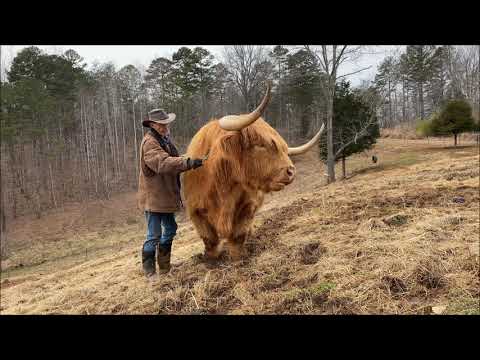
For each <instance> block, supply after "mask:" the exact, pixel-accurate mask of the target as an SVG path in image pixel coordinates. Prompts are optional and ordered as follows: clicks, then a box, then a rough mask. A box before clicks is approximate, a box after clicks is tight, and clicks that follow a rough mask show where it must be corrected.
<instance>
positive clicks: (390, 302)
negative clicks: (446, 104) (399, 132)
mask: <svg viewBox="0 0 480 360" xmlns="http://www.w3.org/2000/svg"><path fill="white" fill-rule="evenodd" d="M449 145H450V144H448V145H447V144H446V143H445V142H443V141H433V140H430V141H428V142H427V141H425V140H400V139H392V138H387V139H385V138H383V139H380V140H379V142H378V144H377V145H376V147H375V149H374V150H372V151H370V152H369V153H368V154H359V155H355V156H354V157H352V158H350V159H348V160H347V171H348V176H347V179H346V180H343V181H338V182H336V183H334V184H332V185H329V186H326V185H325V177H324V173H325V168H324V166H323V165H322V164H321V163H320V161H319V160H318V158H317V156H316V154H315V152H311V153H309V154H306V155H304V156H302V157H300V158H299V159H297V160H296V166H297V170H298V171H297V174H298V177H297V178H296V180H295V181H294V183H293V184H291V185H290V186H288V187H287V188H286V189H285V190H284V191H281V192H278V193H274V194H271V195H269V196H268V197H267V200H266V202H265V205H264V207H263V209H262V210H261V212H260V213H259V214H258V215H257V217H256V224H255V227H256V230H255V233H254V236H253V237H252V238H251V239H249V241H248V243H247V248H248V252H249V256H248V257H247V258H246V259H245V260H244V261H241V262H236V263H233V262H231V261H229V260H228V259H222V260H220V261H218V262H217V263H206V262H204V261H203V259H202V257H201V256H199V254H201V253H202V252H203V243H202V242H201V240H200V239H199V237H198V236H197V234H196V233H195V231H194V229H193V227H192V225H191V223H190V222H189V221H188V219H186V218H185V215H184V214H183V213H181V214H179V215H178V222H179V229H178V233H177V237H176V240H175V242H174V246H173V254H172V262H173V266H172V271H171V272H170V273H169V274H168V275H166V276H162V277H160V278H157V279H155V280H154V281H147V280H145V279H144V277H143V275H142V271H141V264H140V261H141V259H140V248H141V244H142V242H143V238H144V231H145V229H144V219H143V217H142V216H143V215H142V213H141V212H140V211H138V210H137V209H136V206H135V194H134V193H129V194H123V195H120V196H117V197H115V198H114V199H112V200H109V201H105V202H101V201H98V202H92V203H89V204H88V205H82V206H80V205H77V206H76V205H73V204H72V205H71V206H69V207H65V208H64V209H63V210H62V211H56V212H52V213H50V214H47V215H46V216H45V217H43V218H42V219H19V220H18V223H17V224H13V225H11V228H12V229H13V230H12V231H10V233H9V234H8V257H7V258H6V259H4V260H3V261H2V274H1V304H0V306H1V308H0V310H1V313H2V314H441V313H442V314H480V304H479V301H480V300H479V299H480V281H479V220H480V219H479V210H480V208H479V206H480V205H479V201H480V198H479V197H480V196H479V195H480V194H479V150H478V147H476V146H475V145H474V144H472V145H467V143H462V144H461V145H463V146H459V147H458V148H452V147H446V146H449ZM372 154H376V155H377V157H378V159H379V161H378V163H377V164H373V163H372V162H371V160H370V155H372ZM339 167H340V165H339ZM338 170H340V169H338ZM337 174H340V171H338V172H337Z"/></svg>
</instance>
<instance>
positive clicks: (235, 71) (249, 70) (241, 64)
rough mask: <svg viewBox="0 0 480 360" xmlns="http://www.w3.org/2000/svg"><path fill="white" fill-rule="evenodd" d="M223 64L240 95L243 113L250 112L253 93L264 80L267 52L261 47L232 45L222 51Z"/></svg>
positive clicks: (252, 103)
mask: <svg viewBox="0 0 480 360" xmlns="http://www.w3.org/2000/svg"><path fill="white" fill-rule="evenodd" d="M224 58H225V64H226V66H227V69H228V71H229V73H230V74H231V76H232V78H233V80H234V82H235V85H236V86H237V87H238V89H239V90H240V93H241V94H242V97H243V101H244V106H245V111H246V112H249V111H251V110H252V109H251V107H252V106H253V105H255V104H254V99H253V96H254V92H255V89H256V88H257V87H258V86H259V84H260V83H261V82H262V81H263V80H264V73H263V70H265V69H264V66H263V65H264V63H265V62H266V61H267V51H266V48H265V47H263V46H254V45H234V46H226V47H225V49H224Z"/></svg>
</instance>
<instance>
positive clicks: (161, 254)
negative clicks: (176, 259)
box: [157, 245, 171, 274]
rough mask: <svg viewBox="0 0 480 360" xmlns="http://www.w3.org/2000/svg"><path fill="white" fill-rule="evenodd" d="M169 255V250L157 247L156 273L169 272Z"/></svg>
mask: <svg viewBox="0 0 480 360" xmlns="http://www.w3.org/2000/svg"><path fill="white" fill-rule="evenodd" d="M170 254H171V248H170V247H169V248H164V247H162V246H160V245H158V247H157V263H158V272H159V273H160V274H166V273H168V272H169V271H170Z"/></svg>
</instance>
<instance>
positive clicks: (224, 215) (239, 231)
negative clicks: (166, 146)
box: [183, 118, 295, 258]
mask: <svg viewBox="0 0 480 360" xmlns="http://www.w3.org/2000/svg"><path fill="white" fill-rule="evenodd" d="M207 153H209V157H208V160H206V161H205V162H204V166H202V167H200V168H198V169H196V170H192V171H189V172H187V173H185V174H184V186H183V189H184V194H185V199H186V202H187V211H188V214H189V216H190V219H191V220H192V222H193V224H194V226H195V228H196V230H197V232H198V234H199V235H200V237H201V238H202V239H203V241H204V244H205V254H206V255H207V256H208V257H213V258H215V257H218V256H219V255H220V253H221V248H220V246H219V242H220V239H222V238H224V239H227V243H228V245H229V250H230V255H231V256H232V257H233V258H239V257H240V256H241V255H242V253H243V246H242V245H243V243H244V242H245V240H246V238H247V236H248V234H249V232H250V227H251V224H252V222H253V217H254V215H255V213H256V212H257V210H258V209H259V208H260V207H261V206H262V204H263V200H264V194H265V193H268V192H270V191H279V190H282V189H283V188H284V187H285V185H287V184H289V183H290V182H291V181H292V180H293V175H288V173H287V170H289V171H290V172H291V173H293V174H294V171H295V168H294V166H293V163H292V161H291V160H290V158H289V157H288V145H287V143H286V142H285V141H284V140H283V138H282V137H281V136H280V135H279V134H278V133H277V131H275V130H274V129H273V128H272V127H271V126H270V125H268V124H267V123H266V122H265V121H264V120H263V119H262V118H259V119H258V120H257V121H255V122H254V123H253V124H251V125H250V126H248V127H246V128H244V129H243V130H241V131H226V130H223V129H222V128H220V126H219V124H218V120H216V119H214V120H212V121H210V122H209V123H207V124H206V125H205V126H204V127H202V128H201V129H200V130H199V131H198V133H197V134H196V135H195V136H194V137H193V139H192V141H191V143H190V145H189V147H188V149H187V155H188V156H189V157H192V158H199V157H203V156H204V155H205V154H207Z"/></svg>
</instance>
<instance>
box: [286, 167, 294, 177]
mask: <svg viewBox="0 0 480 360" xmlns="http://www.w3.org/2000/svg"><path fill="white" fill-rule="evenodd" d="M294 170H295V168H294V167H293V166H290V167H289V168H288V169H287V174H288V176H293V174H294Z"/></svg>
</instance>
